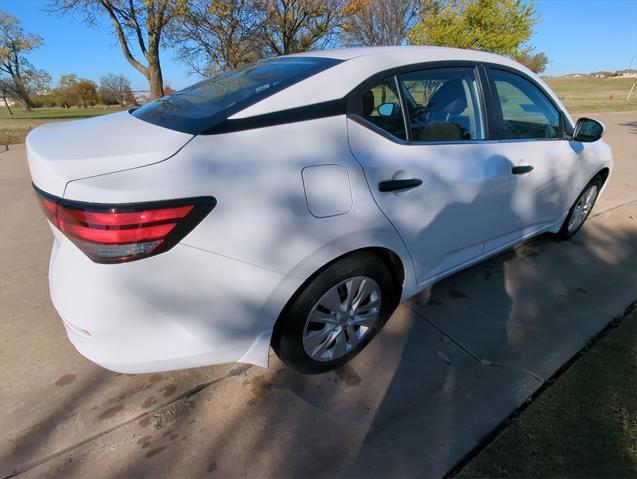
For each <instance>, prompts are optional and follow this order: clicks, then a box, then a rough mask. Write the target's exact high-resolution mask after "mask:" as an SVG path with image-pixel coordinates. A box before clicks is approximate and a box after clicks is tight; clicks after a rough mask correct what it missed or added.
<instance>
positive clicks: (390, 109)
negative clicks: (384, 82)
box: [378, 103, 400, 116]
mask: <svg viewBox="0 0 637 479" xmlns="http://www.w3.org/2000/svg"><path fill="white" fill-rule="evenodd" d="M399 111H400V105H399V104H398V103H383V104H382V105H380V106H379V107H378V114H379V115H380V116H393V115H395V114H396V113H398V112H399Z"/></svg>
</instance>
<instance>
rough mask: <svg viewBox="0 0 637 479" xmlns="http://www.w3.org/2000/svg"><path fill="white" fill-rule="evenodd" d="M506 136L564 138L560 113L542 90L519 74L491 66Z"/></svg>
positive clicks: (510, 137) (517, 137) (514, 137)
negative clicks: (493, 68)
mask: <svg viewBox="0 0 637 479" xmlns="http://www.w3.org/2000/svg"><path fill="white" fill-rule="evenodd" d="M491 80H492V81H493V84H494V85H495V89H496V92H497V94H498V95H497V96H498V103H499V105H500V108H501V109H502V120H503V121H504V137H505V138H506V139H545V138H561V137H562V128H561V127H560V114H559V112H558V110H557V109H556V108H555V106H553V104H552V103H551V102H550V101H549V99H548V98H547V97H546V95H545V94H544V93H542V91H541V90H540V89H539V88H538V87H536V86H535V85H533V84H532V83H531V82H529V81H528V80H525V79H524V78H522V77H521V76H519V75H516V74H514V73H510V72H507V71H503V70H491Z"/></svg>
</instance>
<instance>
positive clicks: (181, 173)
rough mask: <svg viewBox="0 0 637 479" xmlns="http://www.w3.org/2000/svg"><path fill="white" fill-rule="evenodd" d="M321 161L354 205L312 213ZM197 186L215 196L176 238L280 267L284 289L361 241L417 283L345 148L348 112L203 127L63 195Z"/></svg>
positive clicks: (185, 191)
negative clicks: (244, 126) (222, 130)
mask: <svg viewBox="0 0 637 479" xmlns="http://www.w3.org/2000/svg"><path fill="white" fill-rule="evenodd" d="M317 165H340V166H341V167H344V168H346V169H347V173H348V176H349V182H350V186H351V208H349V211H347V212H346V213H344V214H340V215H334V216H329V217H316V216H315V215H312V214H311V212H310V209H309V208H308V204H307V198H306V193H305V190H304V185H303V175H302V171H303V169H304V168H308V167H313V166H317ZM316 190H317V188H316V185H315V188H314V189H313V192H314V194H316ZM319 190H320V188H319ZM201 195H211V196H214V197H215V198H216V199H217V206H216V208H215V209H214V210H213V211H212V212H211V213H210V215H209V216H208V217H207V218H206V219H205V220H204V221H203V222H202V223H201V224H200V225H199V226H198V227H197V228H195V229H194V230H193V231H192V232H191V233H190V234H189V235H188V236H187V237H186V238H185V239H184V240H183V241H182V243H183V244H185V245H188V246H192V247H195V248H199V249H202V250H205V251H209V252H212V253H215V254H218V255H222V256H226V257H229V258H233V259H236V260H239V261H243V262H246V263H250V264H253V265H256V266H259V267H262V268H265V269H268V270H271V271H273V272H277V273H280V274H282V275H284V276H286V280H285V281H284V283H285V284H284V285H282V286H281V288H282V291H281V297H286V296H287V298H289V295H290V294H291V292H290V291H292V292H293V291H294V290H295V289H296V288H298V287H299V286H300V285H301V284H302V282H303V281H304V280H305V279H307V278H308V277H309V276H310V275H311V274H313V273H314V272H315V271H317V270H318V269H319V268H320V267H322V266H323V265H325V264H326V263H328V262H330V261H331V260H333V259H335V258H337V257H339V256H341V255H343V254H345V253H347V252H349V251H352V250H355V249H359V248H364V247H367V246H377V247H378V246H381V247H385V248H388V249H391V250H392V251H394V252H395V253H396V254H398V256H399V257H400V258H401V260H402V261H403V265H404V267H405V283H406V284H407V285H413V284H414V280H413V266H412V265H411V259H410V257H409V254H408V252H407V251H406V249H405V246H404V244H403V243H402V241H401V240H400V237H399V236H398V235H397V233H396V231H395V230H394V228H393V226H392V225H391V224H390V223H389V222H388V220H387V219H386V218H385V216H384V215H383V214H382V213H381V212H380V210H379V209H378V207H377V206H376V204H375V203H374V201H373V199H372V196H371V194H370V191H369V187H368V185H367V182H366V180H365V177H364V174H363V171H362V168H361V166H360V165H359V164H358V163H357V162H356V160H355V159H354V158H353V156H352V155H351V153H350V151H349V148H348V143H347V124H346V118H345V116H336V117H329V118H322V119H317V120H311V121H305V122H298V123H290V124H285V125H278V126H272V127H268V128H261V129H254V130H246V131H240V132H234V133H228V134H223V135H209V136H206V135H201V136H198V137H196V138H195V139H193V140H192V141H191V142H190V143H189V144H188V145H187V146H186V147H184V148H183V149H182V150H181V151H180V152H179V153H178V154H177V155H175V156H174V157H173V158H171V159H169V160H167V161H164V162H160V163H157V164H154V165H151V166H148V167H144V168H135V169H131V170H127V171H122V172H118V173H114V174H109V175H102V176H98V177H94V178H88V179H84V180H78V181H73V182H71V183H69V185H68V186H67V189H66V194H65V197H66V198H69V199H74V200H82V201H94V202H103V203H122V202H136V201H148V200H151V199H152V200H160V199H172V198H181V197H189V196H201ZM337 197H338V195H336V196H334V198H335V201H336V198H337ZM338 201H341V200H340V199H339V200H338ZM329 203H330V185H329V184H326V185H325V196H324V198H323V201H322V206H323V207H324V208H326V209H328V210H329V209H330V205H329ZM334 210H335V211H338V210H342V208H341V206H340V205H335V206H334ZM407 291H410V292H413V291H412V289H411V288H407ZM407 291H406V292H407ZM286 300H287V299H286Z"/></svg>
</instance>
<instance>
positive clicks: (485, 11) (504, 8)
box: [407, 0, 538, 57]
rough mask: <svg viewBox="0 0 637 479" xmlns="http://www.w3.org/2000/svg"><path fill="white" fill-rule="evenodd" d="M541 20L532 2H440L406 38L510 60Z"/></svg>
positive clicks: (525, 50) (522, 51)
mask: <svg viewBox="0 0 637 479" xmlns="http://www.w3.org/2000/svg"><path fill="white" fill-rule="evenodd" d="M537 20H538V16H537V14H536V13H535V4H534V2H533V1H525V0H446V1H442V0H439V1H437V2H434V3H433V4H432V5H431V6H430V8H426V9H424V10H423V11H422V13H421V14H420V18H419V21H418V23H417V24H416V25H415V26H414V28H412V29H411V31H410V32H409V34H408V35H407V38H408V39H409V41H410V42H411V43H413V44H418V45H439V46H447V47H457V48H469V49H474V50H483V51H487V52H493V53H498V54H501V55H507V56H511V57H515V56H521V55H524V54H529V53H530V48H529V47H528V46H527V45H526V42H528V40H529V38H530V37H531V35H532V34H533V26H534V25H535V23H536V22H537Z"/></svg>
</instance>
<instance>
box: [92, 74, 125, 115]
mask: <svg viewBox="0 0 637 479" xmlns="http://www.w3.org/2000/svg"><path fill="white" fill-rule="evenodd" d="M130 91H131V86H130V82H129V81H128V78H126V77H125V76H124V75H115V74H114V73H109V74H108V75H105V76H103V77H102V78H101V79H100V89H99V96H100V98H101V99H102V101H111V102H113V103H117V104H118V105H119V106H121V107H122V108H123V107H124V105H125V104H126V100H127V97H128V96H129V95H128V92H130Z"/></svg>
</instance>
